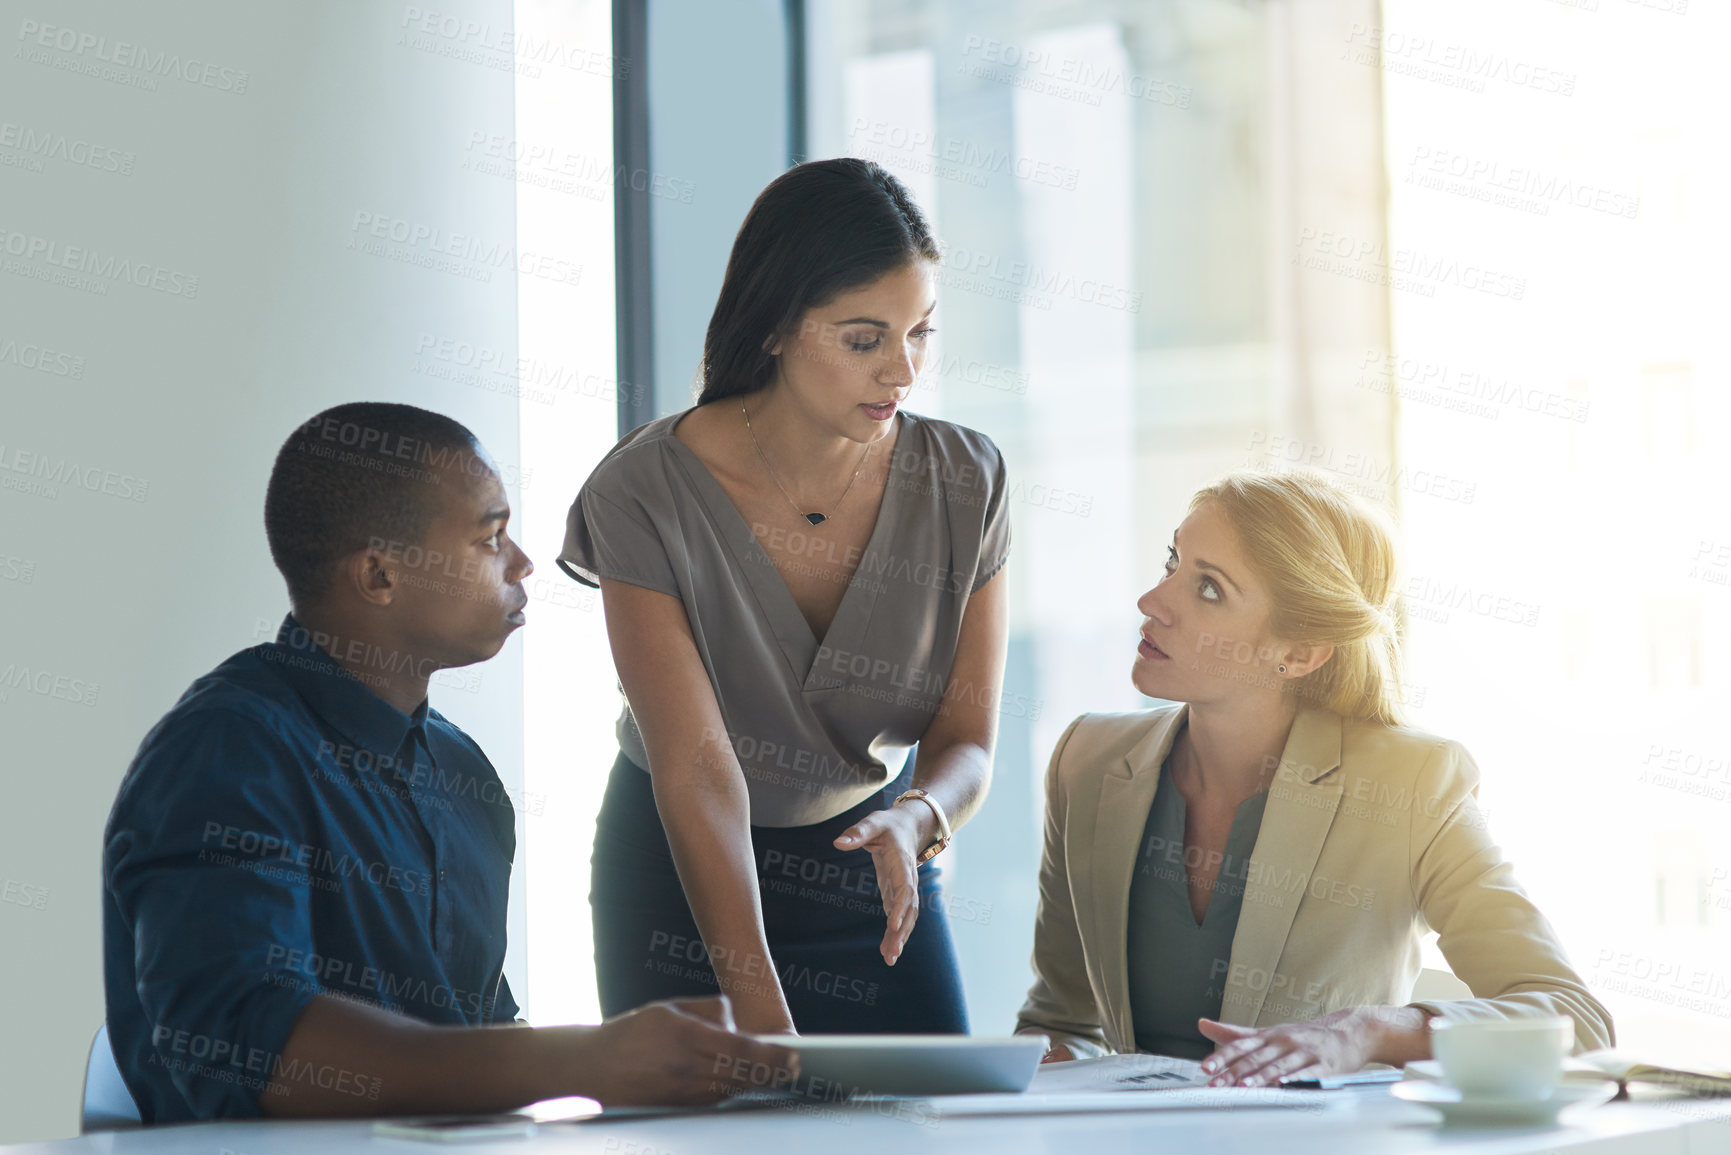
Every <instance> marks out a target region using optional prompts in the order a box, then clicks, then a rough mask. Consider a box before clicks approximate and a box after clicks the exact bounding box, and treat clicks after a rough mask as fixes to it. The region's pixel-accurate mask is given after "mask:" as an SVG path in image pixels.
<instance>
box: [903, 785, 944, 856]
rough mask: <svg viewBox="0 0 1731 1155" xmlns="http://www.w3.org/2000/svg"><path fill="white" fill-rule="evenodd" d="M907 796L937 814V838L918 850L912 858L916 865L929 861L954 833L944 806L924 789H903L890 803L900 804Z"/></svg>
mask: <svg viewBox="0 0 1731 1155" xmlns="http://www.w3.org/2000/svg"><path fill="white" fill-rule="evenodd" d="M909 798H918V799H919V800H920V801H921V802H924V803H925V804H926V805H927V806H930V807H931V808H932V813H933V814H935V815H937V818H938V840H937V841H936V842H934V843H932V844H931V845H930V846H928V847H926V848H925V849H924V850H923V851H921V852H920V856H919V857H918V858H916V859H915V860H914V862H915V864H916V865H918V864H920V863H925V862H929V861H931V860H932V859H933V858H935V857H936V856H937V854H938V853H939V852H940V851H942V850H943V848H944V847H946V846H948V845H949V844H950V839H952V838H954V837H955V833H954V832H953V831H952V830H951V829H950V820H949V817H948V816H947V815H946V814H944V808H943V807H942V806H939V805H938V800H937V799H936V798H933V797H932V796H931V795H930V794H927V793H926V792H925V791H924V790H904V791H902V793H901V794H900V795H899V796H898V797H897V798H896V800H895V801H894V802H892V803H890V805H891V806H900V805H901V804H902V803H903V802H906V801H907V800H908V799H909Z"/></svg>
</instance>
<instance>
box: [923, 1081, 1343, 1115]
mask: <svg viewBox="0 0 1731 1155" xmlns="http://www.w3.org/2000/svg"><path fill="white" fill-rule="evenodd" d="M905 1102H907V1103H908V1104H910V1106H911V1107H912V1109H914V1110H915V1111H916V1112H917V1113H918V1114H920V1115H924V1116H930V1117H937V1118H962V1117H966V1116H973V1115H1067V1114H1072V1113H1079V1112H1098V1111H1239V1110H1245V1109H1250V1108H1269V1109H1271V1110H1282V1109H1284V1110H1294V1109H1296V1110H1305V1111H1320V1110H1329V1109H1333V1108H1335V1107H1337V1106H1339V1105H1340V1104H1342V1103H1343V1102H1345V1101H1344V1100H1342V1099H1340V1098H1339V1097H1338V1096H1335V1095H1331V1094H1330V1093H1329V1092H1327V1091H1283V1090H1280V1089H1278V1088H1274V1087H1175V1088H1173V1089H1172V1090H1170V1091H1166V1092H1164V1093H1162V1094H1159V1095H1125V1094H1122V1093H1120V1092H1117V1091H1076V1092H1070V1091H1054V1092H1048V1093H1035V1094H1023V1095H939V1096H935V1097H933V1098H930V1099H919V1100H906V1101H905Z"/></svg>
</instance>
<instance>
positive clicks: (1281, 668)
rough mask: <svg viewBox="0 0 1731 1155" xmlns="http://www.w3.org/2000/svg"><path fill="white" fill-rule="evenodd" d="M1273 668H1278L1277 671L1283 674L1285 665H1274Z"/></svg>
mask: <svg viewBox="0 0 1731 1155" xmlns="http://www.w3.org/2000/svg"><path fill="white" fill-rule="evenodd" d="M1274 668H1275V669H1276V670H1279V671H1280V672H1281V673H1283V674H1284V673H1286V667H1285V666H1276V667H1274Z"/></svg>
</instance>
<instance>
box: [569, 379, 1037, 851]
mask: <svg viewBox="0 0 1731 1155" xmlns="http://www.w3.org/2000/svg"><path fill="white" fill-rule="evenodd" d="M686 412H689V410H687V411H686ZM684 416H685V413H675V414H672V415H670V416H667V417H662V418H659V419H657V420H655V421H651V422H649V423H647V424H645V425H643V426H640V427H639V428H637V429H635V430H633V431H632V432H630V433H628V434H626V435H625V437H623V438H622V439H620V441H619V444H618V445H616V446H614V447H613V449H612V450H611V451H610V452H609V453H608V454H607V456H606V457H604V458H602V459H601V462H600V464H598V465H597V466H596V467H595V471H594V472H593V473H591V474H590V476H589V480H588V481H587V482H585V483H584V485H583V489H582V491H581V492H580V493H578V495H577V500H576V502H574V503H573V504H572V506H571V513H570V516H569V519H568V521H567V528H566V534H565V547H564V549H563V550H562V551H561V552H560V555H559V565H560V567H561V568H563V569H564V570H565V572H566V573H568V574H570V575H571V576H572V577H574V578H576V579H577V580H578V581H581V582H584V583H585V584H588V585H599V583H600V579H601V578H609V579H612V580H614V581H621V582H629V583H631V584H632V585H637V586H642V587H644V588H646V589H651V590H656V591H659V592H661V593H664V594H667V595H669V596H671V597H676V598H678V599H679V600H680V601H681V602H683V603H684V604H685V613H686V618H687V620H688V621H689V622H690V623H691V634H692V637H693V639H694V640H695V641H696V643H697V652H698V654H699V655H700V656H701V657H702V659H703V665H704V669H705V670H706V671H707V672H708V674H709V682H710V685H711V686H712V687H713V688H714V690H715V700H716V703H717V704H718V705H719V707H720V709H721V717H722V720H723V724H724V725H725V726H726V728H727V739H728V742H729V744H730V745H731V746H732V747H733V749H734V752H735V754H736V755H737V756H738V759H739V764H740V767H741V769H742V770H743V771H744V773H745V781H746V788H747V791H748V793H749V796H750V799H751V821H752V823H753V824H754V825H758V826H805V825H810V824H812V823H816V822H822V821H824V820H826V819H829V818H833V817H835V816H836V815H837V814H841V813H842V812H844V811H846V810H848V809H850V808H852V807H854V806H856V805H858V804H859V803H861V802H863V801H865V799H866V798H867V797H868V796H870V795H871V794H872V792H874V791H876V790H880V789H882V788H883V787H884V785H886V784H887V783H889V782H890V781H892V780H893V779H894V778H895V777H896V775H897V774H898V773H900V771H901V769H902V766H903V764H904V762H905V759H906V755H907V751H908V749H909V748H910V747H912V746H913V745H914V744H915V743H916V742H918V741H919V740H920V737H921V736H922V735H923V734H924V733H925V731H926V728H927V727H928V726H929V725H930V724H931V721H932V719H933V717H934V716H935V715H936V713H937V709H938V706H939V705H940V704H941V702H942V699H943V695H944V690H945V687H946V686H947V685H948V683H949V679H950V668H951V665H952V663H953V661H954V659H955V653H956V642H957V640H958V638H959V637H960V634H961V624H962V612H963V610H964V609H965V608H966V607H967V601H968V596H969V595H970V594H972V593H973V592H974V590H976V589H978V588H979V587H980V586H981V585H983V584H984V583H985V582H986V581H987V579H989V578H990V577H991V576H992V575H993V574H995V573H997V572H998V570H999V569H1001V568H1002V567H1003V565H1004V562H1005V561H1006V560H1007V558H1008V555H1009V550H1010V527H1009V516H1008V511H1007V509H1006V508H1005V506H1006V497H1007V495H1006V492H1005V476H1004V459H1003V457H1002V455H1001V454H999V452H998V448H997V446H995V445H993V444H992V441H991V439H990V438H988V437H986V436H985V435H984V434H981V433H976V432H975V431H973V430H971V429H967V428H964V427H962V426H960V425H955V424H952V423H950V422H948V421H938V420H935V419H933V418H929V417H921V416H918V415H916V414H913V413H909V412H907V411H906V410H903V411H902V412H901V413H900V414H899V418H898V419H899V420H900V421H902V422H903V424H902V427H901V432H900V434H899V437H898V440H897V442H896V448H895V451H894V455H893V457H892V458H891V463H890V478H889V482H888V484H887V486H886V488H885V490H884V495H883V501H882V504H881V505H880V506H879V509H878V519H877V525H876V527H875V528H874V529H873V530H872V534H871V538H870V540H869V541H868V542H867V543H866V546H865V550H864V552H863V553H862V554H861V556H860V559H859V566H858V569H857V570H856V571H855V572H854V575H853V579H852V581H851V582H850V583H849V584H848V588H847V592H846V593H845V594H844V595H843V597H842V600H841V605H840V606H839V607H838V608H837V610H836V613H835V618H834V620H833V621H832V622H831V623H830V626H829V631H828V633H827V634H825V636H824V637H823V638H821V639H820V638H818V637H816V636H815V635H814V634H813V633H812V629H811V626H810V624H809V623H808V622H807V621H806V619H805V615H804V614H802V613H801V612H800V610H799V606H798V604H797V603H796V602H795V601H794V600H793V594H792V593H791V592H790V591H789V590H788V588H787V584H786V583H785V582H784V581H783V580H782V577H781V574H780V573H778V572H777V571H776V568H775V566H774V564H773V563H772V562H771V561H770V558H769V555H768V554H767V553H766V552H765V551H764V548H763V546H762V545H760V544H759V542H758V538H757V536H756V535H755V534H754V533H753V527H752V526H750V525H747V524H746V521H745V518H744V517H742V516H741V515H740V512H739V509H738V508H737V507H736V506H735V505H734V504H733V501H732V499H730V498H729V497H728V496H727V491H726V490H724V489H723V488H722V487H721V483H720V482H718V481H717V480H716V479H715V476H714V475H713V474H712V473H710V472H709V469H708V467H706V466H705V465H704V464H703V462H702V461H701V460H699V459H698V457H697V455H696V454H695V453H693V452H692V450H691V447H690V446H688V445H686V444H685V443H684V442H683V441H680V440H679V439H678V438H677V437H675V436H674V435H673V429H674V426H675V425H677V424H678V423H679V420H680V419H681V418H682V417H684ZM797 520H798V519H797V518H794V517H792V515H791V513H790V515H789V518H788V521H789V522H791V523H794V524H795V525H797ZM759 529H760V530H761V529H763V527H759ZM766 532H786V533H787V534H788V539H789V540H788V542H787V546H788V548H790V549H792V550H793V551H794V552H796V553H797V552H798V551H799V550H800V548H801V546H800V543H799V542H797V541H794V540H792V539H793V538H795V537H797V536H798V535H799V532H800V531H799V530H798V529H797V528H791V527H788V526H782V525H779V524H778V525H777V526H776V527H774V528H773V529H772V530H767V531H766ZM617 730H618V735H619V745H620V748H621V750H623V751H624V753H625V756H626V757H628V758H629V759H631V761H633V762H635V763H636V764H637V765H639V766H641V767H643V768H645V769H648V770H653V767H651V766H650V765H649V755H648V752H647V751H646V750H645V749H644V745H643V736H642V734H641V733H640V732H639V731H638V728H637V724H636V720H635V719H634V718H633V717H632V714H631V705H630V703H629V702H627V703H626V704H625V708H624V711H623V712H622V713H621V715H620V717H619V723H618V727H617Z"/></svg>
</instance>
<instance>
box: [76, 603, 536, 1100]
mask: <svg viewBox="0 0 1731 1155" xmlns="http://www.w3.org/2000/svg"><path fill="white" fill-rule="evenodd" d="M321 643H322V644H342V643H340V642H338V643H331V642H330V640H329V639H317V640H315V639H314V638H313V637H311V636H310V635H309V634H308V632H307V631H306V630H305V629H303V628H302V627H301V626H300V625H299V624H298V623H296V622H295V620H294V618H293V617H292V616H291V617H290V618H288V619H286V620H285V621H284V623H283V626H282V630H281V632H280V633H279V634H278V635H277V640H276V642H275V643H273V644H270V645H262V646H255V647H253V648H252V649H249V650H243V651H242V652H240V653H238V654H236V655H235V656H234V657H232V658H230V659H228V661H226V662H224V663H223V664H222V665H220V666H218V667H217V668H216V669H215V670H213V671H212V672H211V673H209V674H207V675H206V676H204V677H203V678H200V679H199V680H198V681H196V682H194V683H193V684H192V687H191V688H190V689H189V690H187V692H186V693H185V695H183V696H182V697H181V699H180V701H179V702H178V703H176V704H175V706H174V708H173V709H172V710H170V711H169V712H168V714H167V715H166V716H165V717H164V718H163V719H162V721H161V722H159V723H158V724H157V726H156V728H155V729H153V730H152V731H151V732H150V734H149V735H148V736H147V737H146V738H145V739H144V743H143V745H142V746H140V748H139V751H138V755H137V757H136V758H134V759H133V762H132V765H131V767H130V768H129V769H128V770H127V773H126V777H125V779H124V780H123V781H122V783H121V786H120V794H119V797H117V798H116V799H115V803H114V810H113V812H112V813H111V814H110V815H109V819H108V828H107V830H106V832H105V834H104V838H103V863H102V871H103V892H104V897H103V926H102V932H103V949H104V973H105V979H106V985H107V995H108V1029H109V1035H110V1041H111V1043H112V1045H113V1048H114V1054H115V1058H116V1060H117V1061H118V1063H119V1065H120V1070H121V1074H122V1075H123V1076H124V1077H125V1080H126V1085H127V1088H128V1089H129V1090H130V1091H131V1092H132V1097H133V1100H134V1101H135V1102H136V1103H137V1104H138V1108H139V1113H140V1114H141V1115H142V1116H143V1118H144V1121H145V1122H147V1123H170V1122H180V1121H185V1120H191V1119H213V1118H225V1117H240V1116H252V1115H258V1114H260V1113H261V1111H260V1108H259V1098H260V1094H261V1092H262V1091H263V1090H264V1089H265V1087H267V1086H268V1085H269V1084H271V1082H272V1081H273V1080H277V1081H281V1082H295V1081H300V1082H305V1083H309V1084H317V1085H318V1086H321V1087H325V1088H327V1089H336V1090H338V1091H340V1092H343V1093H347V1094H353V1095H355V1096H356V1097H357V1098H361V1099H366V1098H369V1097H376V1096H377V1094H378V1078H377V1073H376V1072H368V1071H361V1070H348V1069H344V1068H338V1067H331V1066H325V1067H316V1066H313V1065H310V1064H303V1063H298V1062H289V1061H286V1060H284V1059H283V1058H282V1056H281V1051H282V1047H283V1044H284V1042H285V1041H286V1040H287V1039H288V1036H289V1033H290V1031H291V1030H292V1029H293V1027H294V1024H295V1020H296V1019H297V1018H298V1017H299V1015H300V1013H301V1011H302V1010H303V1009H304V1008H305V1007H306V1004H307V1003H308V1002H309V1001H311V999H312V998H313V996H315V995H317V994H330V995H337V996H342V997H346V998H350V999H357V1000H362V1001H365V1002H369V1003H372V1004H374V1005H376V1006H380V1007H384V1008H386V1009H389V1010H392V1011H396V1012H399V1013H402V1014H405V1015H412V1016H414V1017H415V1018H419V1019H424V1020H426V1021H427V1022H431V1023H442V1024H452V1025H468V1026H479V1025H482V1024H486V1023H492V1022H496V1021H509V1020H511V1019H513V1018H515V1017H516V1014H517V1010H518V1008H517V1003H516V1001H515V1000H514V999H513V998H512V997H511V991H510V988H509V987H508V986H507V985H506V983H505V978H504V972H503V970H502V969H501V968H502V965H503V962H504V958H505V906H506V901H507V895H508V888H509V882H510V875H511V859H512V856H513V854H514V853H515V852H516V845H517V841H516V834H515V829H514V826H515V811H514V809H513V807H512V805H511V800H510V799H509V797H507V795H506V792H505V789H504V786H503V785H502V784H501V783H500V781H499V776H498V774H497V773H496V772H495V771H494V769H493V766H492V764H491V763H489V762H488V761H487V758H486V756H485V755H484V754H482V753H481V748H480V747H479V746H477V745H476V744H475V743H474V741H473V740H472V739H470V737H469V736H468V735H467V734H465V733H463V732H462V731H461V730H459V729H458V728H457V727H455V726H453V725H451V723H449V722H447V721H446V720H445V719H444V718H442V717H441V716H440V715H439V714H438V713H437V712H436V711H434V710H431V709H429V708H428V707H427V705H426V704H425V703H422V705H421V707H420V708H419V709H418V710H416V711H415V713H414V714H413V715H412V716H407V715H404V714H402V713H400V712H399V711H398V710H397V709H396V708H394V707H393V706H391V705H390V704H389V703H388V702H386V701H385V700H384V699H383V698H380V697H379V696H378V695H376V694H374V693H373V692H372V691H371V690H369V689H368V688H367V687H366V686H365V685H363V684H362V682H361V681H360V680H357V679H356V678H355V677H354V676H352V675H350V674H349V673H347V672H346V671H344V670H343V669H342V668H341V667H340V666H338V665H337V664H336V662H335V661H333V660H332V659H331V657H330V655H329V654H328V653H327V652H326V651H325V649H323V648H321Z"/></svg>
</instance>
